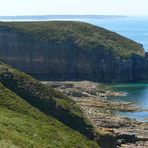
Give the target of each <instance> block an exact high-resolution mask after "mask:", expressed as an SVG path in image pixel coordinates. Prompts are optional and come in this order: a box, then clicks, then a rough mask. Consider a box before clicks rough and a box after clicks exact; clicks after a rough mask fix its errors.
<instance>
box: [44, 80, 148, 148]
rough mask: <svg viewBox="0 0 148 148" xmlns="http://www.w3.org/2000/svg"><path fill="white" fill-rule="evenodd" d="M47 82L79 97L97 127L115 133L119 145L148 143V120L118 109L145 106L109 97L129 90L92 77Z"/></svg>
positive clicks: (142, 147) (125, 147)
mask: <svg viewBox="0 0 148 148" xmlns="http://www.w3.org/2000/svg"><path fill="white" fill-rule="evenodd" d="M43 83H45V84H47V85H50V86H52V87H54V88H55V89H57V90H59V91H61V92H63V93H64V94H65V95H67V96H69V97H71V98H72V99H73V100H75V101H76V102H77V104H78V105H79V106H80V107H81V109H82V110H83V112H84V114H85V115H86V116H87V117H88V118H89V119H90V121H91V122H92V124H93V126H94V127H95V128H96V129H97V130H100V131H104V132H111V133H113V134H115V135H116V136H117V144H118V147H123V148H134V147H137V148H146V147H148V123H146V122H140V121H136V120H134V119H129V118H127V117H123V116H121V115H119V114H118V113H117V112H135V111H142V108H140V107H138V106H136V105H135V104H133V103H130V102H115V101H110V100H109V99H107V98H108V97H110V96H122V95H127V94H126V93H122V92H112V91H110V90H107V89H106V88H105V87H104V85H102V84H97V83H93V82H89V81H80V82H73V81H66V82H53V81H48V82H43ZM144 111H148V110H144Z"/></svg>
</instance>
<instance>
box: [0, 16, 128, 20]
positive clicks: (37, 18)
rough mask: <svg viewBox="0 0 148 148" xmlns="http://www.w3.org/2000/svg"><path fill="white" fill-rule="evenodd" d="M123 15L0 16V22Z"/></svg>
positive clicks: (101, 17)
mask: <svg viewBox="0 0 148 148" xmlns="http://www.w3.org/2000/svg"><path fill="white" fill-rule="evenodd" d="M126 17H128V16H124V15H20V16H0V21H6V20H12V21H20V20H50V19H82V18H83V19H92V18H93V19H106V18H126Z"/></svg>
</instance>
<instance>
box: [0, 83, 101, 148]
mask: <svg viewBox="0 0 148 148" xmlns="http://www.w3.org/2000/svg"><path fill="white" fill-rule="evenodd" d="M0 147H1V148H19V147H20V148H47V147H48V148H58V147H60V148H62V147H63V148H72V147H73V148H78V147H79V148H87V147H88V148H97V147H99V146H98V145H97V144H96V143H95V142H93V141H90V140H89V139H87V138H85V137H84V136H83V135H81V134H80V133H78V132H76V131H74V130H72V129H70V128H69V127H67V126H65V125H64V124H62V123H61V122H59V121H58V120H57V119H55V118H53V117H51V116H47V115H45V114H44V113H42V112H40V111H39V110H38V109H36V108H34V107H33V106H31V105H30V104H28V103H27V102H26V101H25V100H24V99H22V98H20V97H19V96H17V95H16V94H15V93H14V92H12V91H11V90H9V89H7V88H5V87H4V86H3V85H1V84H0Z"/></svg>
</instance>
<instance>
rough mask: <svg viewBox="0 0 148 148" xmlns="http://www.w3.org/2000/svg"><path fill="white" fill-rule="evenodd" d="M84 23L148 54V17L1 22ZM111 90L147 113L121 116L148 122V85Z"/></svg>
mask: <svg viewBox="0 0 148 148" xmlns="http://www.w3.org/2000/svg"><path fill="white" fill-rule="evenodd" d="M53 20H63V21H67V20H69V21H82V22H87V23H91V24H93V25H96V26H99V27H103V28H106V29H109V30H111V31H113V32H116V33H119V34H121V35H123V36H125V37H127V38H129V39H132V40H134V41H136V42H138V43H140V44H142V45H143V47H144V49H145V51H146V52H148V17H144V16H141V17H136V16H97V15H85V16H84V15H81V16H80V15H79V16H75V15H73V16H68V15H67V16H66V15H63V16H61V15H58V16H55V15H53V16H48V15H47V16H19V17H18V16H16V17H15V16H14V17H0V21H9V22H10V21H53ZM110 88H111V89H113V90H116V91H121V92H125V93H126V94H127V95H126V96H122V97H114V98H111V99H113V100H114V101H117V100H118V101H127V102H131V103H134V104H136V105H137V106H139V107H141V108H143V109H144V110H145V111H138V112H133V113H131V112H124V113H123V112H120V113H119V114H120V115H121V116H126V117H130V118H134V119H135V120H139V121H142V122H148V83H126V84H112V85H111V84H110Z"/></svg>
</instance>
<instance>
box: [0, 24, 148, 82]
mask: <svg viewBox="0 0 148 148" xmlns="http://www.w3.org/2000/svg"><path fill="white" fill-rule="evenodd" d="M135 57H136V58H135ZM0 60H1V61H3V62H5V63H7V64H10V65H12V66H14V67H16V68H18V69H20V70H22V71H24V72H27V73H28V74H31V75H32V76H34V77H36V78H38V79H40V80H68V79H69V80H72V79H82V80H84V79H85V80H92V81H101V82H127V81H137V80H138V81H142V80H147V79H148V77H147V75H146V74H145V73H147V61H146V60H145V53H144V49H143V47H142V45H140V44H138V43H136V42H134V41H132V40H129V39H127V38H125V37H123V36H121V35H119V34H116V33H114V32H111V31H108V30H106V29H103V28H100V27H96V26H93V25H90V24H87V23H82V22H71V21H69V22H66V21H65V22H63V21H51V22H11V23H2V22H1V23H0ZM139 64H140V68H139ZM139 69H140V70H139ZM143 72H144V73H143ZM137 77H138V78H137Z"/></svg>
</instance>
